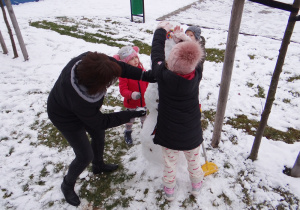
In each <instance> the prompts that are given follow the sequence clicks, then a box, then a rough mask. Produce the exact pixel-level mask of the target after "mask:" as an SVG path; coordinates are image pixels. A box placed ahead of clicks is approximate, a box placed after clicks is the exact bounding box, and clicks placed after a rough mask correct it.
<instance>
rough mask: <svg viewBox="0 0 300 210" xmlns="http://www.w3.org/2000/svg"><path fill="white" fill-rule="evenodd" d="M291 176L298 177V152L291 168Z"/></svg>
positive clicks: (299, 160)
mask: <svg viewBox="0 0 300 210" xmlns="http://www.w3.org/2000/svg"><path fill="white" fill-rule="evenodd" d="M291 176H293V177H300V152H299V154H298V157H297V159H296V162H295V164H294V166H293V168H292V171H291Z"/></svg>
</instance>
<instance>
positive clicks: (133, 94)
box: [131, 91, 141, 100]
mask: <svg viewBox="0 0 300 210" xmlns="http://www.w3.org/2000/svg"><path fill="white" fill-rule="evenodd" d="M131 98H132V99H133V100H138V99H140V98H141V93H140V92H136V91H134V92H132V93H131Z"/></svg>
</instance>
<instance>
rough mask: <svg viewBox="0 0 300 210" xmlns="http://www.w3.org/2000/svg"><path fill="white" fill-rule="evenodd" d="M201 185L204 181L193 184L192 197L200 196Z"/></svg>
mask: <svg viewBox="0 0 300 210" xmlns="http://www.w3.org/2000/svg"><path fill="white" fill-rule="evenodd" d="M201 185H202V181H201V182H199V183H192V192H191V193H192V195H193V196H194V197H196V196H197V195H199V193H200V189H201Z"/></svg>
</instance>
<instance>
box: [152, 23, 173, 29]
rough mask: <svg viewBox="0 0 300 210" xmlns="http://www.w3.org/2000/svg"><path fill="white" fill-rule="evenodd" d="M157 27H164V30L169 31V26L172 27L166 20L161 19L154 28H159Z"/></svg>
mask: <svg viewBox="0 0 300 210" xmlns="http://www.w3.org/2000/svg"><path fill="white" fill-rule="evenodd" d="M159 28H163V29H165V30H166V31H170V30H171V28H173V25H172V24H171V23H169V22H167V21H162V22H160V23H159V24H158V25H157V28H156V29H159Z"/></svg>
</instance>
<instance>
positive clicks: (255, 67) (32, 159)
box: [0, 0, 300, 210]
mask: <svg viewBox="0 0 300 210" xmlns="http://www.w3.org/2000/svg"><path fill="white" fill-rule="evenodd" d="M281 1H282V2H286V3H292V2H293V1H292V0H281ZM193 2H198V3H197V4H195V5H194V6H192V8H190V9H188V10H186V11H183V12H181V13H179V14H178V15H174V16H171V17H169V18H168V20H170V21H172V23H174V24H181V25H182V27H183V28H186V27H187V25H186V24H197V25H200V26H201V27H202V35H203V36H204V37H205V38H206V47H207V48H217V49H225V47H226V41H227V31H228V26H229V19H230V15H231V8H232V2H233V1H231V0H202V1H194V0H185V1H182V0H164V1H159V0H152V1H145V17H146V23H132V22H130V3H129V1H125V0H110V1H104V0H102V1H97V0H88V1H85V2H83V1H78V0H65V1H59V0H40V1H39V2H32V3H26V4H20V5H13V8H14V12H15V14H16V17H17V20H18V23H19V27H20V29H21V32H22V35H23V39H24V42H25V44H26V48H27V51H28V54H29V57H30V59H29V60H28V61H24V59H23V56H22V53H21V50H20V49H19V47H18V53H19V57H18V58H16V59H13V58H12V57H13V53H12V47H11V44H10V39H9V36H8V33H6V32H7V29H6V26H5V23H4V20H3V18H1V19H0V30H1V32H2V35H3V36H4V40H5V42H6V45H7V48H8V50H9V54H8V55H4V54H2V49H0V52H1V54H0V64H1V68H0V81H1V83H0V99H1V100H0V108H1V112H0V119H1V121H0V144H1V146H0V162H1V165H0V177H1V179H0V189H1V190H0V209H18V210H19V209H26V210H28V209H34V210H35V209H75V208H74V207H72V206H70V205H68V204H67V203H66V202H62V198H63V195H62V193H61V191H60V184H61V181H62V177H63V174H64V172H65V171H60V172H58V173H53V172H52V171H53V167H54V166H53V165H54V164H56V163H63V164H65V165H68V164H69V163H70V162H71V160H72V159H73V157H74V156H73V151H72V149H71V148H70V147H68V148H67V149H64V150H62V151H58V149H57V148H49V147H46V146H44V145H38V146H36V145H35V143H36V142H37V141H38V140H37V138H38V134H39V133H38V131H37V130H36V129H32V125H33V124H34V123H35V122H36V121H37V120H38V121H43V120H45V121H46V122H47V113H46V110H45V108H46V101H47V96H48V93H49V91H50V90H51V88H52V86H53V84H54V82H55V81H56V79H57V77H58V75H59V74H60V71H61V69H62V68H63V67H64V65H65V64H66V63H67V62H68V61H69V60H70V59H71V58H72V57H74V56H76V55H79V54H80V53H82V52H85V51H98V52H102V53H106V54H108V55H111V56H112V55H114V54H115V53H117V51H118V49H119V48H117V47H111V46H108V45H104V44H93V43H89V42H85V41H83V40H82V39H76V38H73V37H70V36H64V35H60V34H58V33H56V32H54V31H51V30H44V29H38V28H35V27H32V26H30V25H29V22H34V21H41V20H49V21H55V20H56V19H55V18H56V17H63V16H66V17H69V18H74V19H80V18H83V17H85V18H90V19H92V20H94V21H97V20H98V23H99V24H100V25H101V24H104V20H106V19H111V20H114V21H117V22H119V23H121V26H120V27H119V28H117V27H116V28H115V29H113V30H116V31H117V33H118V34H117V35H116V36H119V37H122V36H131V37H133V38H134V37H137V38H139V39H143V42H145V43H147V44H149V45H150V44H151V41H152V40H151V39H152V35H151V34H150V33H146V32H145V31H147V30H150V31H153V30H154V29H155V27H156V26H157V21H156V19H157V18H159V17H161V16H163V15H166V14H168V13H170V12H172V11H175V10H177V9H179V8H181V7H183V6H186V5H189V4H191V3H193ZM288 17H289V13H288V12H286V11H282V10H278V9H272V8H269V7H266V6H262V5H259V4H256V3H252V2H249V1H246V2H245V7H244V13H243V18H242V24H241V29H240V32H241V34H240V35H239V39H238V46H237V51H236V56H235V62H234V69H233V74H232V81H231V87H230V93H229V98H228V103H227V108H226V117H235V115H236V114H244V115H246V116H247V117H248V118H249V119H254V120H257V121H259V120H260V114H261V113H262V110H263V107H264V103H265V98H259V97H255V94H257V92H258V90H257V86H260V87H261V88H263V89H264V91H265V95H267V91H268V88H269V84H270V81H271V76H272V72H273V70H274V68H275V64H276V60H277V56H278V52H279V49H280V45H281V39H282V37H283V34H284V31H285V28H286V25H287V21H288ZM299 24H300V23H299V22H297V23H296V26H295V28H294V33H293V35H292V38H291V43H290V45H289V48H288V52H287V55H286V59H285V64H284V66H283V71H282V74H281V77H280V82H279V85H278V90H277V93H276V100H275V102H274V105H273V107H272V112H271V114H270V117H269V121H268V125H269V126H271V127H273V128H275V129H278V130H281V131H287V129H288V128H289V127H291V128H294V129H297V130H299V129H300V120H299V117H300V116H299V113H300V109H299V104H300V97H299V95H300V94H299V93H300V90H299V85H300V84H299V83H300V81H299V79H298V80H294V81H293V82H288V81H287V80H288V78H290V77H296V76H298V77H299V74H300V72H299V63H300V56H299V55H300V25H299ZM90 30H92V29H90ZM15 41H16V43H18V42H17V39H16V38H15ZM253 57H254V59H252V58H253ZM140 59H141V61H142V63H143V64H144V67H145V68H146V69H149V68H150V57H149V56H147V55H140ZM222 65H223V63H215V62H209V61H206V62H205V65H204V73H203V75H204V76H203V80H202V81H201V84H200V96H199V97H200V100H201V104H202V109H203V110H209V109H213V110H216V105H217V100H218V94H219V84H220V80H221V73H222ZM249 84H251V85H252V87H251V86H250V85H249ZM117 90H118V89H117V88H116V87H112V88H111V90H110V92H112V93H113V95H114V96H116V97H117V98H119V99H120V98H121V97H120V95H119V94H118V91H117ZM287 101H288V103H287ZM119 109H120V108H116V110H119ZM115 130H116V131H117V133H119V134H120V137H119V138H117V139H118V141H120V143H121V142H122V141H123V140H122V135H123V134H122V130H123V127H122V126H120V127H118V128H116V129H115ZM212 131H213V126H212V125H209V126H208V128H207V129H206V130H205V132H204V138H205V141H206V146H207V147H208V150H207V155H208V158H209V161H212V162H214V163H216V164H217V165H218V166H219V171H218V173H216V174H213V175H209V176H207V177H206V178H205V181H204V184H203V188H202V190H201V193H200V195H199V198H198V199H197V200H196V201H195V202H194V203H192V204H191V203H189V204H184V205H183V203H184V201H185V200H186V199H187V198H188V197H189V191H190V182H189V179H188V174H187V171H186V165H185V163H184V161H182V162H181V163H182V164H180V165H179V169H178V177H177V179H178V187H177V197H176V199H175V201H174V202H172V203H170V204H167V205H164V207H160V205H161V204H162V203H163V201H160V202H157V198H156V197H157V196H159V195H158V194H157V190H160V189H161V179H160V177H161V175H162V171H161V170H162V165H161V163H159V162H157V161H151V159H149V158H148V157H147V158H146V157H144V156H143V149H142V144H140V143H141V138H140V136H139V133H140V127H139V126H135V130H134V133H133V137H134V138H135V139H136V140H135V143H136V145H135V146H133V147H131V148H130V149H129V150H128V152H127V153H126V155H124V157H123V160H122V163H123V164H124V167H125V168H126V169H127V170H128V173H135V174H136V176H135V177H134V178H133V179H131V180H129V181H125V182H124V183H123V186H125V187H127V188H128V190H127V193H128V194H129V195H133V196H136V199H134V200H133V201H132V202H131V203H130V206H129V207H128V209H159V208H164V209H184V208H185V207H184V206H186V209H247V208H249V209H250V208H251V207H253V208H259V204H262V208H263V209H275V208H276V207H279V206H281V207H283V208H284V209H299V205H300V201H299V200H300V187H299V186H300V179H299V178H293V177H290V176H287V175H285V174H283V173H282V171H283V169H284V166H287V167H289V168H291V167H292V166H293V164H294V162H295V160H296V157H297V155H298V153H299V151H300V143H299V139H298V142H296V143H294V144H286V143H284V142H282V141H273V140H267V139H266V138H263V139H262V143H261V146H260V150H259V154H258V160H257V161H255V162H252V161H250V160H247V157H248V156H249V153H250V151H251V148H252V144H253V140H254V137H253V136H250V135H248V134H247V133H245V132H243V130H237V129H234V128H232V127H231V126H229V125H224V126H223V133H222V136H221V142H220V144H219V147H218V148H211V146H210V141H211V137H212ZM232 139H235V141H234V142H233V141H232ZM132 157H137V158H136V159H134V160H132ZM49 163H53V164H49ZM203 163H204V159H203ZM44 166H46V170H47V171H48V173H49V175H48V176H46V177H42V178H40V180H42V181H43V182H45V185H40V184H37V180H38V179H39V176H40V172H41V171H42V170H43V168H44ZM90 176H92V174H91V173H90V172H88V171H85V172H84V173H83V175H82V176H81V178H83V179H84V178H86V179H87V180H88V178H89V177H90ZM100 179H101V178H100ZM149 180H152V182H151V183H149ZM153 180H154V181H153ZM25 188H26V189H25ZM146 188H147V189H148V190H149V192H148V193H147V195H144V194H143V193H142V192H144V190H145V189H146ZM79 189H80V185H77V186H76V190H79ZM278 190H280V191H281V192H285V193H282V194H280V193H279V192H278ZM284 195H289V196H291V197H292V198H293V199H294V201H295V202H294V204H293V205H292V204H291V202H290V203H287V202H286V201H287V199H288V198H287V197H284ZM116 196H118V195H116ZM247 199H249V200H251V202H250V203H249V202H248V203H247V202H246V201H245V200H247ZM108 200H109V199H108ZM140 200H143V202H140ZM49 203H51V205H49ZM120 208H121V207H117V208H116V209H120ZM79 209H87V202H86V201H85V200H82V205H81V206H80V207H79Z"/></svg>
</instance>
